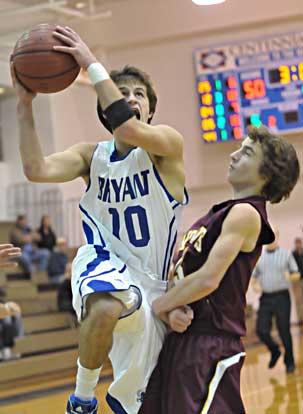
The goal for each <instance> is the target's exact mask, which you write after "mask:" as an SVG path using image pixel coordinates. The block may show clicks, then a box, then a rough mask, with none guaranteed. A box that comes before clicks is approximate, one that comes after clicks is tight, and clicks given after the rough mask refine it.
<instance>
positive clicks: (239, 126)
mask: <svg viewBox="0 0 303 414" xmlns="http://www.w3.org/2000/svg"><path fill="white" fill-rule="evenodd" d="M194 63H195V70H196V75H197V92H198V97H199V113H200V124H201V134H202V139H203V140H204V141H205V142H208V143H212V142H222V141H228V140H241V139H242V138H243V137H245V136H246V133H247V126H248V125H256V126H259V125H261V124H264V125H267V126H268V127H269V128H270V129H271V130H272V131H273V132H280V133H283V132H291V131H302V130H303V32H297V33H291V34H284V35H278V36H274V37H270V38H264V39H256V40H251V41H244V42H237V43H233V44H226V45H223V46H215V47H211V48H203V49H198V50H196V51H195V52H194Z"/></svg>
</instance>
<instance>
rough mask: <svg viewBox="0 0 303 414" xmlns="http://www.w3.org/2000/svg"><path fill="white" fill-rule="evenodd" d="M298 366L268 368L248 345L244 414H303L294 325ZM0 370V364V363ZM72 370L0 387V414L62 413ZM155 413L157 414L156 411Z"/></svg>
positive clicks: (302, 333) (301, 363)
mask: <svg viewBox="0 0 303 414" xmlns="http://www.w3.org/2000/svg"><path fill="white" fill-rule="evenodd" d="M292 333H293V340H294V350H295V358H296V361H297V369H296V371H295V373H293V374H288V375H286V373H285V367H284V365H283V358H280V359H279V361H278V363H277V365H276V367H275V368H274V369H272V370H268V369H267V364H268V361H269V354H268V352H267V351H266V349H265V347H264V346H262V345H254V346H249V347H246V348H247V357H246V361H245V364H244V368H243V371H242V395H243V398H244V402H245V406H246V409H247V414H302V413H303V329H299V328H293V329H292ZM0 370H1V365H0ZM110 377H111V375H110V371H109V370H107V371H105V372H103V376H102V380H101V382H100V384H99V385H98V388H97V396H98V398H99V402H100V410H99V412H100V414H110V413H111V410H110V409H109V408H108V406H107V405H106V404H105V403H104V396H105V394H106V389H107V387H108V384H109V381H110ZM73 381H74V373H73V372H65V373H64V375H60V377H58V376H57V377H56V376H52V377H48V378H43V377H41V378H39V380H37V379H35V380H34V381H27V382H26V383H23V384H20V385H17V386H16V384H11V385H10V387H8V388H7V389H5V390H2V391H1V390H0V414H41V413H43V414H59V413H60V414H61V413H62V414H63V413H64V412H65V410H64V409H65V404H66V400H67V398H68V396H69V394H70V393H71V392H72V391H73ZM155 414H157V413H155Z"/></svg>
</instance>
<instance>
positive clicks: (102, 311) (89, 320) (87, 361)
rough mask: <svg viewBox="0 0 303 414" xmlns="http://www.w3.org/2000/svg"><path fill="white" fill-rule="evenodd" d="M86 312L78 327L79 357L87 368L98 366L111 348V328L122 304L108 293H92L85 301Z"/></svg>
mask: <svg viewBox="0 0 303 414" xmlns="http://www.w3.org/2000/svg"><path fill="white" fill-rule="evenodd" d="M86 309H87V314H86V316H85V318H84V320H83V322H82V324H81V327H80V343H79V359H80V363H81V365H82V366H85V367H86V368H88V369H96V368H99V367H100V366H101V365H102V364H103V362H104V360H105V359H106V358H107V355H108V353H109V351H110V349H111V346H112V341H113V330H114V328H115V326H116V324H117V322H118V320H119V316H120V314H121V312H122V310H123V304H122V302H120V301H119V300H118V299H116V298H114V297H112V296H110V295H109V294H108V293H94V294H92V295H90V296H89V297H88V298H87V301H86Z"/></svg>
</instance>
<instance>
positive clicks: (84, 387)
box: [75, 359, 102, 401]
mask: <svg viewBox="0 0 303 414" xmlns="http://www.w3.org/2000/svg"><path fill="white" fill-rule="evenodd" d="M101 369H102V366H101V367H100V368H97V369H87V368H84V367H83V366H82V365H81V364H80V361H79V359H78V372H77V380H76V391H75V396H76V397H78V398H80V399H81V400H84V401H89V400H92V399H93V398H94V390H95V388H96V386H97V384H98V381H99V376H100V372H101Z"/></svg>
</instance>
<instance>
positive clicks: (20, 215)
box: [17, 214, 26, 221]
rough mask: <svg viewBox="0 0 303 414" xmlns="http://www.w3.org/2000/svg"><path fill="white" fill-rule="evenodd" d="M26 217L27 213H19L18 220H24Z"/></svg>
mask: <svg viewBox="0 0 303 414" xmlns="http://www.w3.org/2000/svg"><path fill="white" fill-rule="evenodd" d="M25 218H26V215H25V214H18V216H17V221H20V220H23V219H25Z"/></svg>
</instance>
